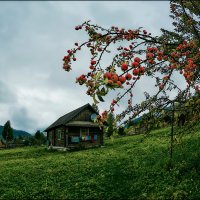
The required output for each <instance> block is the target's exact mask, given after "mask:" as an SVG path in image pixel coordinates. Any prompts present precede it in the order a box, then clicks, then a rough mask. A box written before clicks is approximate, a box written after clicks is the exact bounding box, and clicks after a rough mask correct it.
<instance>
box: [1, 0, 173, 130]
mask: <svg viewBox="0 0 200 200" xmlns="http://www.w3.org/2000/svg"><path fill="white" fill-rule="evenodd" d="M86 20H91V21H92V22H93V23H95V24H99V25H101V26H103V27H107V28H108V27H110V26H112V25H116V26H120V27H124V28H133V29H134V28H138V27H141V26H142V27H145V28H146V29H147V30H149V31H150V32H151V33H152V34H153V35H159V34H160V28H162V27H163V28H166V29H171V28H172V25H171V20H170V18H169V2H167V1H163V2H158V1H156V2H153V1H138V2H137V1H133V2H124V1H123V2H122V1H121V2H120V1H116V2H114V1H111V2H106V1H102V2H98V1H96V2H95V1H94V2H92V1H90V2H85V1H83V2H78V1H75V2H67V1H66V2H65V1H62V2H55V1H50V2H47V1H33V2H29V1H27V2H22V1H19V2H11V1H8V2H6V1H4V2H2V1H1V2H0V125H4V124H5V122H6V121H7V120H10V121H11V124H12V126H13V127H14V128H16V129H22V130H25V131H29V132H30V133H34V132H35V131H36V130H38V129H40V130H43V129H44V128H46V127H47V126H49V125H50V124H51V123H52V122H54V121H55V120H56V119H57V118H58V117H60V116H62V115H64V114H66V113H67V112H69V111H71V110H73V109H76V108H77V107H80V106H82V105H84V104H86V103H92V99H91V98H90V97H89V96H87V95H86V94H85V91H86V88H84V87H80V86H79V85H78V84H75V77H77V75H79V74H78V72H79V71H80V70H81V69H82V68H83V67H84V63H88V59H89V58H87V57H86V56H85V55H84V54H81V55H80V57H79V58H78V59H79V61H78V63H77V64H76V68H75V70H73V71H72V72H71V73H66V72H65V71H63V69H62V58H63V56H64V55H65V53H66V50H67V49H70V48H72V47H73V44H74V43H75V42H81V41H84V39H86V38H87V37H86V35H85V34H84V32H77V31H75V30H74V27H75V26H76V25H79V24H81V23H83V22H84V21H86ZM80 63H81V64H80ZM102 106H105V103H104V104H103V105H100V109H101V110H102V109H103V107H102Z"/></svg>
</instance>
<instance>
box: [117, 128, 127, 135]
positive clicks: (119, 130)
mask: <svg viewBox="0 0 200 200" xmlns="http://www.w3.org/2000/svg"><path fill="white" fill-rule="evenodd" d="M118 135H121V136H123V135H126V132H125V130H124V127H123V126H120V127H119V128H118Z"/></svg>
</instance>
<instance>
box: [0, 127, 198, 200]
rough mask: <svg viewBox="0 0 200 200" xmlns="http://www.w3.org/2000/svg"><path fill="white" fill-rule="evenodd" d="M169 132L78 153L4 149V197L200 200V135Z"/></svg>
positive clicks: (0, 183)
mask: <svg viewBox="0 0 200 200" xmlns="http://www.w3.org/2000/svg"><path fill="white" fill-rule="evenodd" d="M169 132H170V129H169V128H165V129H160V130H155V131H153V132H152V133H150V134H149V135H147V136H144V135H136V136H126V137H121V138H115V139H107V140H105V146H104V147H101V148H94V149H87V150H81V151H73V152H62V151H52V150H47V149H46V148H45V147H25V148H16V149H8V150H0V199H186V198H187V199H200V181H199V180H200V148H199V147H200V132H197V133H195V134H190V135H189V134H188V135H185V136H184V137H183V138H182V139H181V140H180V139H177V140H176V142H175V144H174V153H173V159H172V160H171V159H170V157H169V155H170V153H169V145H170V137H169Z"/></svg>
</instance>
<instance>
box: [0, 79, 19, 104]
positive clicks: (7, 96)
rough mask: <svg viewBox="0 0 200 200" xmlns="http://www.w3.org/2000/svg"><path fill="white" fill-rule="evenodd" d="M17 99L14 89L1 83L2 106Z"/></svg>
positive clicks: (0, 99)
mask: <svg viewBox="0 0 200 200" xmlns="http://www.w3.org/2000/svg"><path fill="white" fill-rule="evenodd" d="M15 98H16V96H15V94H14V93H13V91H12V88H10V87H9V86H7V85H6V84H5V83H4V82H2V81H0V104H8V103H13V102H14V101H15Z"/></svg>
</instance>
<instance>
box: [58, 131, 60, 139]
mask: <svg viewBox="0 0 200 200" xmlns="http://www.w3.org/2000/svg"><path fill="white" fill-rule="evenodd" d="M58 140H61V130H58Z"/></svg>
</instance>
